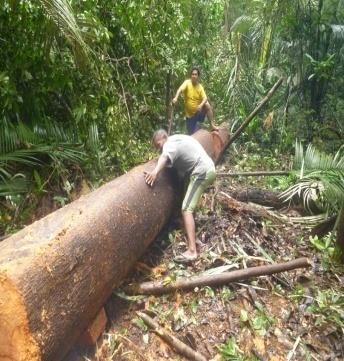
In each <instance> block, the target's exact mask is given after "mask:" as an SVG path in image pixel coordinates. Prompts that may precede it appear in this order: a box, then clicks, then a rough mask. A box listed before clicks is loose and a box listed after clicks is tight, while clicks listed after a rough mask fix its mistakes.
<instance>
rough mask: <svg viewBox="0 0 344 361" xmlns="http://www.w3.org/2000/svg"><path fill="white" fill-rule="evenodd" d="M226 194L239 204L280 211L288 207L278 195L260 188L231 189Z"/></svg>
mask: <svg viewBox="0 0 344 361" xmlns="http://www.w3.org/2000/svg"><path fill="white" fill-rule="evenodd" d="M228 194H229V195H230V196H231V197H233V198H235V199H236V200H238V201H240V202H246V203H248V202H251V203H256V204H260V205H262V206H265V207H271V208H274V209H281V208H284V207H288V205H289V203H288V202H283V200H282V199H281V198H280V197H279V195H280V193H279V192H276V191H271V190H267V189H261V188H231V189H229V190H228Z"/></svg>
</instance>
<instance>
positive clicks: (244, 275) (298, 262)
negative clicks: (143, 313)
mask: <svg viewBox="0 0 344 361" xmlns="http://www.w3.org/2000/svg"><path fill="white" fill-rule="evenodd" d="M310 266H311V263H310V261H309V260H308V258H297V259H295V260H293V261H289V262H285V263H275V264H272V265H266V266H258V267H250V268H245V269H241V270H237V271H232V272H224V273H221V274H214V275H205V276H204V275H203V276H193V277H189V278H181V279H178V280H177V281H175V282H171V283H168V284H166V283H165V282H164V281H162V282H161V281H153V282H143V283H141V284H138V285H134V286H132V287H131V288H128V289H127V290H126V291H127V292H128V293H131V294H133V293H134V294H142V295H151V294H154V295H159V294H164V293H170V292H173V291H176V290H190V289H194V288H195V287H204V286H220V285H224V284H228V283H231V282H236V281H243V280H247V279H250V278H253V277H257V276H266V275H272V274H274V273H279V272H285V271H290V270H293V269H296V268H305V267H310Z"/></svg>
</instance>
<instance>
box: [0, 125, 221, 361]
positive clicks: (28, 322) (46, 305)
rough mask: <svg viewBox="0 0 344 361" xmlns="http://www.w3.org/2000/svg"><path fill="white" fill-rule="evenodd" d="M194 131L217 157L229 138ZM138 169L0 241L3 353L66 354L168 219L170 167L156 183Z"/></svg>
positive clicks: (29, 356) (172, 191)
mask: <svg viewBox="0 0 344 361" xmlns="http://www.w3.org/2000/svg"><path fill="white" fill-rule="evenodd" d="M195 137H196V138H197V139H198V140H199V141H200V143H201V144H202V145H203V146H204V148H205V149H206V151H207V152H208V154H210V155H211V157H212V158H213V159H214V160H217V158H218V156H219V154H220V153H221V150H222V149H223V147H224V146H225V145H226V144H227V142H228V131H227V130H226V129H225V128H222V129H221V130H220V132H219V133H218V135H216V134H214V133H209V132H207V131H204V130H201V131H199V132H197V134H196V135H195ZM155 162H156V161H151V162H148V163H146V164H144V165H141V166H138V167H136V168H134V169H132V170H131V171H130V172H128V173H127V174H125V175H123V176H121V177H119V178H116V179H115V180H113V181H111V182H109V183H107V184H105V185H104V186H102V187H100V188H99V189H97V190H95V191H94V192H92V193H90V194H88V195H86V196H84V197H82V198H80V199H78V200H76V201H74V202H72V203H71V204H69V205H67V206H65V207H63V208H61V209H59V210H57V211H56V212H53V213H51V214H50V215H48V216H47V217H45V218H43V219H41V220H39V221H37V222H35V223H33V224H32V225H30V226H28V227H26V228H24V229H23V230H21V231H19V232H18V233H16V234H15V235H13V236H11V237H9V238H7V239H6V240H4V241H3V242H1V243H0V360H1V361H9V360H15V361H24V360H47V361H56V360H61V359H62V358H63V356H64V355H65V354H66V353H67V352H68V350H69V349H70V347H71V346H72V345H73V344H74V342H75V341H76V340H77V338H78V337H79V335H80V334H81V333H82V332H83V330H84V329H85V328H86V327H87V326H88V325H89V323H90V322H91V321H92V319H94V317H95V316H96V314H97V312H98V311H99V310H100V309H101V307H102V306H103V304H104V303H105V302H106V300H107V298H108V297H109V296H110V295H111V292H112V290H113V289H114V288H115V287H117V286H118V285H119V284H120V283H121V281H122V280H123V279H124V278H125V277H126V275H127V274H128V272H129V270H130V268H131V267H132V266H133V264H134V263H135V262H136V261H137V259H138V258H139V257H140V256H141V255H142V253H143V252H144V251H145V249H146V248H147V247H148V245H149V244H150V243H151V242H152V241H153V240H154V239H155V238H156V236H157V235H158V233H159V232H160V231H161V230H162V228H163V227H164V225H165V224H166V223H167V221H168V220H169V217H170V216H171V213H172V211H173V209H174V207H175V205H176V203H177V198H178V194H177V193H178V192H177V190H176V186H175V184H174V180H173V176H172V174H171V173H170V172H169V171H168V170H165V171H163V172H162V174H161V177H160V178H159V180H158V181H157V183H156V184H155V186H154V187H153V188H150V187H148V186H147V185H146V184H145V182H144V177H143V171H144V170H152V169H153V167H154V165H155Z"/></svg>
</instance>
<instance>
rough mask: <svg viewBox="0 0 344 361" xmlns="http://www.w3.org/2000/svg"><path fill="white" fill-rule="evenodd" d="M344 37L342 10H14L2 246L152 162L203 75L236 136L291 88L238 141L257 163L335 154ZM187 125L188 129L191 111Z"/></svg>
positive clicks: (2, 64) (2, 135)
mask: <svg viewBox="0 0 344 361" xmlns="http://www.w3.org/2000/svg"><path fill="white" fill-rule="evenodd" d="M343 40H344V2H343V1H341V0H269V1H267V0H245V1H240V0H235V1H234V0H214V1H206V0H193V1H189V0H180V1H174V0H164V1H158V0H141V1H130V0H107V1H96V0H72V1H67V0H41V1H31V0H25V1H24V0H2V1H1V2H0V47H1V52H0V236H2V235H4V234H7V233H11V232H14V231H15V230H17V229H18V228H21V227H22V226H23V225H24V224H28V223H30V222H31V221H33V220H34V217H33V216H32V214H33V213H34V211H35V209H37V208H38V207H41V208H42V207H43V208H44V204H42V202H43V200H46V199H49V202H50V203H49V205H48V208H49V209H50V210H51V209H54V208H57V207H60V206H63V205H64V204H65V203H67V202H69V201H71V200H73V197H74V196H75V195H74V193H75V191H76V190H77V189H78V188H79V189H80V187H81V188H82V187H87V188H92V187H97V186H99V185H100V184H102V183H103V182H105V181H106V180H107V179H109V178H113V177H114V176H116V175H119V174H121V173H123V172H125V171H127V170H128V169H130V168H131V167H132V166H134V165H135V164H138V163H141V162H143V161H145V160H147V159H148V158H149V157H151V156H152V153H151V149H150V139H151V135H152V132H153V131H154V130H155V129H157V128H158V127H162V126H166V125H167V122H168V116H169V103H170V101H171V98H172V95H173V93H174V92H175V91H176V89H177V87H178V86H179V85H180V84H181V82H182V81H183V80H184V79H185V78H186V77H187V76H188V72H189V70H190V68H191V67H192V66H198V67H199V68H200V70H201V81H202V82H203V83H204V85H205V88H206V91H207V94H208V97H209V99H210V102H211V104H212V105H213V107H214V110H215V119H216V122H217V123H220V122H228V123H229V125H230V127H231V128H232V129H235V128H236V127H237V126H238V124H240V123H241V122H242V121H243V119H245V117H246V116H247V115H248V114H249V113H250V111H251V110H252V109H253V108H254V106H255V104H256V103H257V101H259V100H260V99H261V98H262V96H264V94H265V93H266V91H267V90H268V89H269V88H271V86H272V85H273V83H274V82H275V81H276V80H277V79H278V78H279V77H283V78H284V82H283V85H282V86H281V87H280V89H279V90H278V93H277V94H276V95H275V96H274V98H273V99H272V101H271V102H270V103H269V106H268V108H266V109H265V111H264V112H262V113H261V114H260V115H259V116H257V117H256V118H255V119H254V120H253V121H252V122H251V124H250V125H249V127H248V128H247V130H246V131H245V134H244V135H242V136H241V137H240V139H239V140H238V142H237V143H238V146H240V145H242V146H244V147H245V151H247V154H248V157H250V154H259V156H260V157H264V156H265V157H269V158H270V159H273V158H274V157H276V156H278V155H280V154H284V153H285V154H286V155H288V154H289V155H291V154H292V153H293V152H294V145H295V141H296V139H298V140H299V141H301V142H302V143H303V144H305V145H307V144H308V143H313V144H314V145H315V146H316V147H317V148H318V149H320V150H323V151H326V152H328V153H332V154H333V153H334V152H336V151H338V149H340V147H341V145H342V143H343V136H344V121H343V119H344V78H343V74H344V41H343ZM174 121H175V124H176V129H175V130H176V131H183V126H184V123H183V109H182V104H181V102H180V104H179V105H178V107H177V109H176V111H175V114H174ZM272 164H273V162H272ZM43 203H44V202H43ZM43 213H44V211H43Z"/></svg>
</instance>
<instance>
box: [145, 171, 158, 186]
mask: <svg viewBox="0 0 344 361" xmlns="http://www.w3.org/2000/svg"><path fill="white" fill-rule="evenodd" d="M143 173H144V177H145V181H146V183H147V184H148V185H149V186H151V187H153V185H154V183H155V181H156V179H157V177H158V175H157V173H156V172H155V171H153V172H143Z"/></svg>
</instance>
